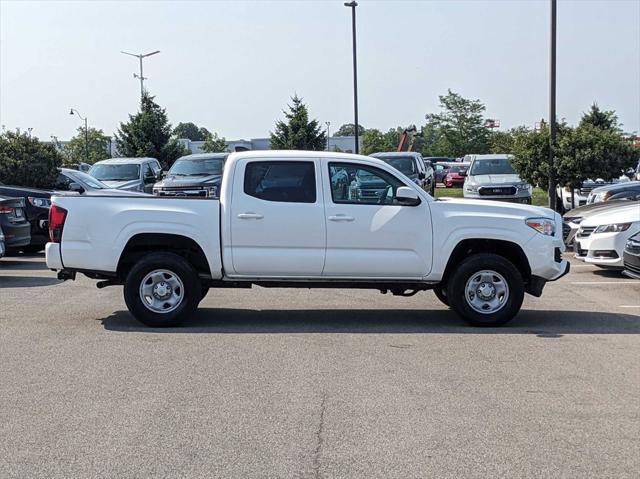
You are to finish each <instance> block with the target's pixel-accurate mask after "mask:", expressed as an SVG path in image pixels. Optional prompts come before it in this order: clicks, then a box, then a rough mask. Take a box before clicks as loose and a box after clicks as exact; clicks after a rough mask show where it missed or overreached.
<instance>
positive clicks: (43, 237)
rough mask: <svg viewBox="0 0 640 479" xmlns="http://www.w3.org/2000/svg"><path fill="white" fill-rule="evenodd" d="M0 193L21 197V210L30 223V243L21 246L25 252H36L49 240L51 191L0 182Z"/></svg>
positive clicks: (6, 195)
mask: <svg viewBox="0 0 640 479" xmlns="http://www.w3.org/2000/svg"><path fill="white" fill-rule="evenodd" d="M0 195H3V196H5V197H12V198H22V200H23V202H24V206H23V212H24V216H25V219H26V220H27V221H28V222H29V225H30V233H29V236H30V243H29V244H27V245H24V246H23V247H21V250H22V251H24V252H25V253H37V252H38V251H42V250H43V249H44V245H45V244H46V243H47V241H49V229H48V226H47V219H48V217H49V205H50V204H51V202H50V200H49V198H50V197H51V191H48V190H41V189H38V188H26V187H23V186H13V185H4V184H2V183H0Z"/></svg>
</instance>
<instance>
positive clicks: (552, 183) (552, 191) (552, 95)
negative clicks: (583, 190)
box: [548, 0, 557, 211]
mask: <svg viewBox="0 0 640 479" xmlns="http://www.w3.org/2000/svg"><path fill="white" fill-rule="evenodd" d="M550 1H551V5H550V6H551V25H550V27H551V28H550V30H551V38H550V42H549V43H550V51H549V58H550V64H549V185H548V186H549V188H548V194H549V208H551V209H552V210H553V211H555V210H556V177H555V176H556V174H555V171H554V170H553V168H554V164H553V163H554V161H553V156H554V150H555V147H556V6H557V5H556V0H550Z"/></svg>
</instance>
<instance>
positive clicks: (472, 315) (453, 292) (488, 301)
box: [447, 253, 524, 326]
mask: <svg viewBox="0 0 640 479" xmlns="http://www.w3.org/2000/svg"><path fill="white" fill-rule="evenodd" d="M447 298H448V300H449V301H450V304H451V308H452V309H453V310H454V311H455V312H456V313H458V314H459V315H460V316H461V317H462V318H463V319H464V320H465V321H466V322H467V323H469V324H471V325H472V326H501V325H503V324H505V323H507V322H508V321H510V320H511V319H513V317H514V316H515V315H516V314H518V311H520V307H521V306H522V301H523V299H524V280H523V279H522V275H521V274H520V272H519V271H518V270H517V269H516V267H515V266H514V265H513V263H511V262H510V261H509V260H507V259H505V258H503V257H502V256H498V255H495V254H489V253H480V254H475V255H472V256H470V257H468V258H466V259H465V260H464V261H462V262H461V263H460V264H459V265H458V267H457V268H456V270H455V272H454V273H453V275H452V276H451V278H450V279H449V282H448V285H447Z"/></svg>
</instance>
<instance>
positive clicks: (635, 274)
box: [622, 250, 640, 279]
mask: <svg viewBox="0 0 640 479" xmlns="http://www.w3.org/2000/svg"><path fill="white" fill-rule="evenodd" d="M622 260H623V263H624V270H623V271H622V272H623V273H624V274H625V275H626V276H628V277H629V278H634V279H640V255H636V254H634V253H632V252H630V251H628V250H625V251H624V254H623V256H622Z"/></svg>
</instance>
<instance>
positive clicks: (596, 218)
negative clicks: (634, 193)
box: [580, 202, 640, 227]
mask: <svg viewBox="0 0 640 479" xmlns="http://www.w3.org/2000/svg"><path fill="white" fill-rule="evenodd" d="M638 221H640V204H638V203H637V202H634V203H633V204H630V205H625V206H620V207H619V208H614V209H611V210H606V211H604V212H602V213H598V214H596V215H593V216H589V217H587V218H585V219H584V220H582V222H581V223H580V226H581V227H584V226H600V225H611V224H615V223H635V222H638Z"/></svg>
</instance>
